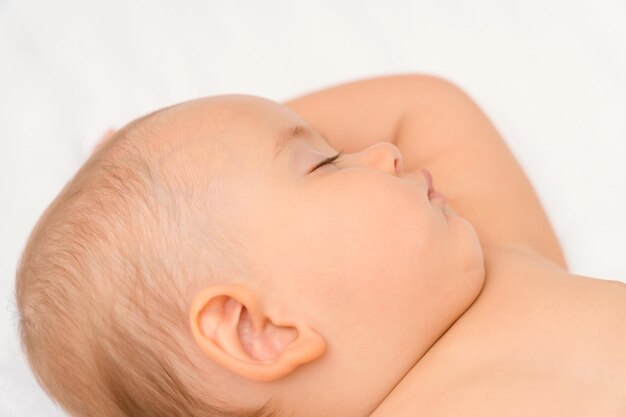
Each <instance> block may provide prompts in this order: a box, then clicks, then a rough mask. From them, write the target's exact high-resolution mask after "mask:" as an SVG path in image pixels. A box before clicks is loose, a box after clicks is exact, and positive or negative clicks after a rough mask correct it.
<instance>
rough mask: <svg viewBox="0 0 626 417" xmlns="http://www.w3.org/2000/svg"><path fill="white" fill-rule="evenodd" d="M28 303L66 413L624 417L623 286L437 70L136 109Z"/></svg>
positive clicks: (47, 236) (23, 295) (76, 203)
mask: <svg viewBox="0 0 626 417" xmlns="http://www.w3.org/2000/svg"><path fill="white" fill-rule="evenodd" d="M435 184H436V185H435ZM435 186H436V189H437V191H435V188H434V187H435ZM16 297H17V305H18V309H19V313H20V336H21V341H22V346H23V348H24V351H25V353H26V355H27V358H28V360H29V363H30V365H31V367H32V369H33V371H34V373H35V375H36V377H37V379H38V381H39V383H40V384H41V385H42V386H43V387H44V389H45V390H46V391H47V392H48V393H49V394H50V396H51V397H53V398H54V399H55V400H56V401H57V402H58V403H59V404H60V405H61V406H62V407H63V408H65V409H66V410H67V411H68V412H69V413H70V414H71V415H74V416H89V417H96V416H97V417H109V416H110V417H113V416H115V417H121V416H132V417H166V416H167V417H183V416H184V417H195V416H198V417H199V416H203V417H208V416H247V417H252V416H258V417H262V416H264V417H269V416H276V417H278V416H285V417H286V416H293V417H318V416H324V417H327V416H341V417H365V416H372V417H404V416H406V417H409V416H437V417H444V416H446V417H447V416H450V417H452V416H461V415H463V416H503V415H507V416H508V415H516V416H517V415H519V416H530V415H532V416H565V415H567V416H569V417H576V416H600V415H601V416H611V417H612V416H614V417H618V416H621V417H623V416H625V415H626V285H624V284H623V283H620V282H619V281H609V280H600V279H595V278H590V277H584V276H578V275H573V274H570V273H569V272H568V271H567V265H566V263H565V260H564V257H563V253H562V251H561V248H560V246H559V243H558V241H557V238H556V236H555V234H554V232H553V230H552V228H551V226H550V224H549V222H548V219H547V217H546V215H545V213H544V211H543V209H542V206H541V204H540V202H539V201H538V199H537V196H536V195H535V193H534V191H533V189H532V186H531V185H530V183H529V182H528V179H527V178H526V176H525V175H524V173H523V171H522V169H521V168H520V166H519V165H518V164H517V162H516V161H515V159H514V157H513V155H512V154H511V153H510V151H509V150H508V148H507V147H506V145H505V143H504V141H503V140H502V139H501V137H500V136H499V134H498V132H497V131H496V129H495V128H494V126H493V125H492V124H491V123H490V122H489V120H488V119H487V117H486V116H485V115H484V114H483V113H482V112H481V110H480V109H479V107H478V106H477V105H476V104H475V103H474V102H473V101H472V100H471V99H470V98H469V97H468V96H467V95H466V94H464V93H463V91H462V90H460V89H459V88H458V87H456V86H454V85H453V84H451V83H449V82H448V81H445V80H443V79H440V78H437V77H433V76H428V75H411V74H406V75H394V76H386V77H377V78H371V79H364V80H359V81H353V82H350V83H347V84H342V85H338V86H334V87H330V88H327V89H325V90H321V91H318V92H315V93H312V94H309V95H306V96H303V97H300V98H296V99H293V100H291V101H289V102H286V103H283V104H279V103H276V102H273V101H271V100H268V99H264V98H260V97H256V96H250V95H241V94H232V95H221V96H212V97H207V98H202V99H198V100H193V101H189V102H185V103H181V104H178V105H175V106H171V107H168V108H165V109H162V110H159V111H157V112H154V113H151V114H149V115H147V116H145V117H142V118H140V119H138V120H136V121H133V122H132V123H130V124H128V125H127V126H125V127H124V128H122V129H121V130H119V131H117V132H115V133H114V134H113V135H112V136H111V137H110V138H109V139H107V140H106V141H105V142H104V143H102V145H101V146H99V147H98V148H97V149H96V151H95V152H94V154H93V155H92V156H91V157H90V158H89V159H88V160H87V161H86V162H85V164H84V165H83V166H82V167H81V169H80V170H79V171H78V173H77V174H76V175H75V176H74V177H73V178H72V179H71V181H69V182H68V184H67V185H66V186H65V187H64V188H63V190H62V191H61V193H60V194H59V196H58V197H57V198H56V199H55V200H54V201H53V202H52V203H51V205H50V206H49V207H48V208H47V209H46V211H45V212H44V213H43V215H42V217H41V219H40V220H39V221H38V223H37V225H36V226H35V228H34V229H33V231H32V233H31V236H30V238H29V241H28V243H27V245H26V247H25V249H24V252H23V255H22V259H21V261H20V264H19V267H18V271H17V283H16Z"/></svg>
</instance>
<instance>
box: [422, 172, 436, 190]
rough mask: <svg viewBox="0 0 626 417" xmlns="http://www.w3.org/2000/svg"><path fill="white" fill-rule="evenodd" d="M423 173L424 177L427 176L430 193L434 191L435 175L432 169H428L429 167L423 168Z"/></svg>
mask: <svg viewBox="0 0 626 417" xmlns="http://www.w3.org/2000/svg"><path fill="white" fill-rule="evenodd" d="M422 174H423V175H424V178H426V186H427V187H428V194H430V193H431V192H433V191H434V189H433V176H432V175H431V173H430V171H428V170H427V169H422Z"/></svg>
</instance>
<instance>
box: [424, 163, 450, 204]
mask: <svg viewBox="0 0 626 417" xmlns="http://www.w3.org/2000/svg"><path fill="white" fill-rule="evenodd" d="M422 174H423V175H424V178H425V179H426V185H427V186H428V199H429V200H434V199H440V200H443V201H444V202H445V201H446V196H445V195H444V194H442V193H440V192H439V191H435V188H434V187H433V176H432V174H431V173H430V171H428V170H427V169H422Z"/></svg>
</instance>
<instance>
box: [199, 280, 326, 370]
mask: <svg viewBox="0 0 626 417" xmlns="http://www.w3.org/2000/svg"><path fill="white" fill-rule="evenodd" d="M189 319H190V322H191V330H192V333H193V336H194V339H195V341H196V343H197V344H198V345H199V346H200V347H201V348H202V350H203V351H204V352H205V353H206V354H207V355H208V356H209V357H210V358H211V359H212V360H214V361H215V362H217V363H219V364H220V365H222V366H223V367H225V368H227V369H229V370H230V371H232V372H235V373H237V374H239V375H241V376H243V377H246V378H249V379H254V380H257V381H273V380H276V379H279V378H282V377H284V376H286V375H288V374H289V373H291V372H292V371H293V370H294V369H296V368H297V367H298V366H300V365H303V364H305V363H307V362H310V361H313V360H315V359H317V358H318V357H320V356H321V355H322V354H323V353H324V351H325V350H326V343H325V341H324V339H323V338H322V337H321V336H320V335H319V334H318V333H317V332H316V331H314V330H313V329H311V328H310V327H309V326H308V325H306V324H305V323H302V322H295V321H293V320H290V319H284V318H283V317H270V316H268V313H267V312H264V311H263V310H262V308H261V306H260V303H259V302H258V300H257V296H256V295H255V294H254V293H253V292H252V291H251V290H250V289H248V288H247V287H245V286H243V285H234V284H233V285H221V286H213V287H209V288H205V289H204V290H202V291H200V292H199V293H198V294H196V296H195V297H194V299H193V301H192V304H191V308H190V311H189Z"/></svg>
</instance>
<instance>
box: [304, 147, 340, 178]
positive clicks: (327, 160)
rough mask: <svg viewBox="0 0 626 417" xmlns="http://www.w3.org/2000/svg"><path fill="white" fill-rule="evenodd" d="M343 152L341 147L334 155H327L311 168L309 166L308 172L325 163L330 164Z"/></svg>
mask: <svg viewBox="0 0 626 417" xmlns="http://www.w3.org/2000/svg"><path fill="white" fill-rule="evenodd" d="M342 154H343V149H342V150H340V151H339V153H338V154H336V155H335V156H331V157H328V158H326V159H324V160H323V161H321V162H320V163H318V164H317V165H315V166H314V167H313V168H311V170H310V171H309V173H311V172H313V171H315V170H316V169H318V168H320V167H322V166H324V165H327V164H332V163H333V162H335V161H336V160H337V159H339V157H341V155H342Z"/></svg>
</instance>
